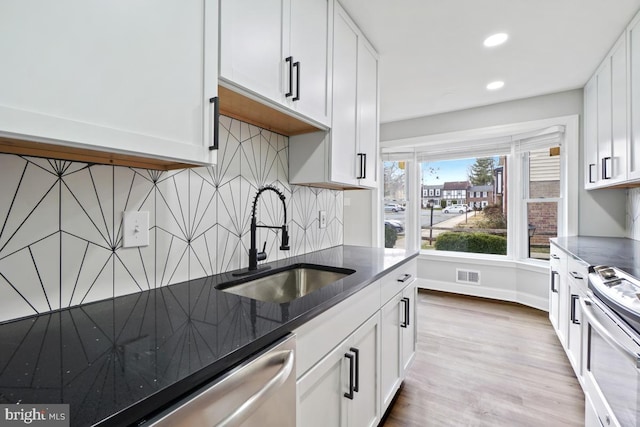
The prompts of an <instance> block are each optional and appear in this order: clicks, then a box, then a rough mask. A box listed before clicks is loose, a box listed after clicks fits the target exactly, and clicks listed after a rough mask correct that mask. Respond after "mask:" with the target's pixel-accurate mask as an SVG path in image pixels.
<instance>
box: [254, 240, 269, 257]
mask: <svg viewBox="0 0 640 427" xmlns="http://www.w3.org/2000/svg"><path fill="white" fill-rule="evenodd" d="M265 259H267V242H266V240H265V242H264V245H262V251H260V252H258V253H257V254H256V261H264V260H265Z"/></svg>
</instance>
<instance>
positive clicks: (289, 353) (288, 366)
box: [218, 350, 293, 427]
mask: <svg viewBox="0 0 640 427" xmlns="http://www.w3.org/2000/svg"><path fill="white" fill-rule="evenodd" d="M283 356H284V357H283ZM282 358H284V363H283V365H282V368H280V370H278V372H277V373H276V374H275V375H274V376H273V377H272V378H271V379H270V380H269V381H267V383H266V384H265V385H264V387H262V388H261V389H260V390H258V391H257V392H256V393H255V394H254V395H253V396H251V397H250V398H249V399H247V401H246V402H244V403H243V404H242V405H240V406H239V407H238V408H236V410H235V411H233V412H232V413H231V414H229V415H228V416H227V417H226V418H225V419H223V420H222V421H220V423H219V424H218V426H219V427H229V426H237V425H240V424H242V422H243V421H244V420H246V419H247V418H249V416H250V415H251V414H252V413H253V411H255V410H256V409H257V408H258V406H260V405H261V404H262V402H263V401H264V400H266V399H268V398H269V397H270V396H271V395H272V394H273V393H275V392H276V390H277V389H278V387H280V386H281V385H282V384H283V383H284V382H285V381H286V379H287V378H288V377H289V375H291V372H292V371H293V350H285V351H278V352H276V353H274V354H272V355H269V357H267V358H266V359H265V360H264V364H267V365H268V364H271V363H273V362H274V361H276V360H277V359H282Z"/></svg>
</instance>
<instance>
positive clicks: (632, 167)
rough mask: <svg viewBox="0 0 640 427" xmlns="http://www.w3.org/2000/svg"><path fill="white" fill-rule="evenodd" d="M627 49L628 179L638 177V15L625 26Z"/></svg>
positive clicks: (639, 99)
mask: <svg viewBox="0 0 640 427" xmlns="http://www.w3.org/2000/svg"><path fill="white" fill-rule="evenodd" d="M627 36H628V43H629V47H628V51H629V56H628V57H629V86H630V88H629V98H630V99H629V101H630V102H629V125H630V126H629V132H630V134H629V139H628V142H629V144H628V153H629V165H628V167H629V179H630V180H638V179H640V15H638V16H636V17H635V18H634V19H633V21H631V24H629V27H627Z"/></svg>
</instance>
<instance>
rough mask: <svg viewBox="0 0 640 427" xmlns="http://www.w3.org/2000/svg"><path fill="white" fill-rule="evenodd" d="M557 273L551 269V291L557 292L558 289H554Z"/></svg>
mask: <svg viewBox="0 0 640 427" xmlns="http://www.w3.org/2000/svg"><path fill="white" fill-rule="evenodd" d="M559 275H560V274H559V273H558V272H557V271H551V292H555V293H558V289H556V276H559Z"/></svg>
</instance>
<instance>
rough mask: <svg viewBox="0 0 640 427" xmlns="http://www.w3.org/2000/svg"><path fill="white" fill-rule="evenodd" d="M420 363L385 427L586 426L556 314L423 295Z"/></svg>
mask: <svg viewBox="0 0 640 427" xmlns="http://www.w3.org/2000/svg"><path fill="white" fill-rule="evenodd" d="M417 315H418V323H417V325H418V349H417V354H416V359H415V362H414V364H413V366H412V367H411V369H410V371H409V372H408V373H407V378H406V379H405V381H404V384H403V386H402V388H401V389H400V391H399V393H398V395H397V398H396V400H395V402H394V404H393V406H392V407H391V408H390V410H389V411H388V412H387V416H386V418H385V419H383V421H382V423H381V425H383V426H384V427H396V426H402V427H407V426H420V427H424V426H492V427H496V426H509V427H523V426H536V427H538V426H540V427H549V426H563V427H564V426H584V394H583V393H582V389H581V388H580V384H579V383H578V380H577V379H576V378H575V376H574V374H573V370H572V369H571V366H570V365H569V361H568V360H567V357H566V354H565V353H564V351H563V349H562V347H561V346H560V343H559V341H558V338H557V337H556V334H555V332H554V330H553V327H552V326H551V323H550V322H549V318H548V313H546V312H542V311H539V310H535V309H533V308H529V307H525V306H522V305H518V304H512V303H503V302H497V301H493V300H488V299H482V298H474V297H465V296H459V295H455V294H447V293H441V292H434V291H425V290H420V291H419V293H418V301H417Z"/></svg>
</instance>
